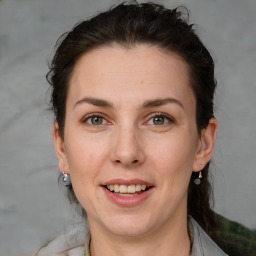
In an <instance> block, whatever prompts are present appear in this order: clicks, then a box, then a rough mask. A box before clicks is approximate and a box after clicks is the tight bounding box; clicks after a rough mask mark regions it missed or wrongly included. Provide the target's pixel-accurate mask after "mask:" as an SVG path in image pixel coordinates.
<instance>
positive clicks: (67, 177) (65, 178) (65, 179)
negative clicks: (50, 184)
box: [62, 172, 71, 187]
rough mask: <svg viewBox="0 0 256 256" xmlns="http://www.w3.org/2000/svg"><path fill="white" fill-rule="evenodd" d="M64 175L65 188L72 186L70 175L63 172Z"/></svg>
mask: <svg viewBox="0 0 256 256" xmlns="http://www.w3.org/2000/svg"><path fill="white" fill-rule="evenodd" d="M62 175H63V177H62V181H63V183H64V185H65V187H68V186H69V185H70V183H71V180H70V175H68V174H66V173H64V172H62Z"/></svg>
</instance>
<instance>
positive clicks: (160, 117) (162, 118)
mask: <svg viewBox="0 0 256 256" xmlns="http://www.w3.org/2000/svg"><path fill="white" fill-rule="evenodd" d="M173 122H174V120H173V119H172V118H171V117H169V116H167V115H164V114H157V115H154V116H152V117H151V118H150V119H149V121H148V123H149V124H151V125H157V126H161V125H165V124H168V123H173Z"/></svg>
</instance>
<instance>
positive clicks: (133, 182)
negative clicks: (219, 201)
mask: <svg viewBox="0 0 256 256" xmlns="http://www.w3.org/2000/svg"><path fill="white" fill-rule="evenodd" d="M57 47H58V48H57V50H56V53H55V56H54V58H53V61H52V67H51V70H50V72H49V73H48V80H49V82H50V84H51V85H52V108H53V110H54V113H55V118H56V119H55V124H54V128H53V138H54V142H55V148H56V153H57V156H58V159H59V168H60V170H61V172H62V173H63V181H64V183H66V185H67V186H68V187H69V198H70V199H71V200H72V201H76V202H77V203H79V204H80V205H81V207H82V209H83V211H84V213H85V212H86V214H87V219H88V223H89V230H90V232H89V233H88V234H87V232H88V230H86V229H83V228H78V229H75V230H73V231H71V232H70V233H68V234H66V235H64V236H62V237H60V238H57V239H56V240H54V241H52V242H51V243H50V244H48V245H47V246H46V247H45V248H42V249H41V250H40V251H39V253H38V255H92V256H93V255H96V256H100V255H104V256H108V255H111V256H114V255H133V256H134V255H160V256H161V255H162V256H166V255H175V256H177V255H178V256H179V255H180V256H183V255H184V256H187V255H207V256H210V255H214V256H216V255H226V254H225V253H224V252H223V251H222V250H221V249H220V248H219V247H218V246H217V244H216V243H215V242H213V240H212V239H214V240H217V236H216V229H217V220H216V216H215V214H214V212H213V211H212V210H211V207H210V206H211V186H210V183H209V181H208V168H209V163H210V160H211V157H212V153H213V149H214V144H215V140H216V132H217V121H216V119H215V118H214V115H213V96H214V91H215V87H216V82H215V78H214V63H213V60H212V57H211V55H210V54H209V52H208V50H207V49H206V48H205V46H204V45H203V44H202V42H201V41H200V39H199V38H198V37H197V35H196V34H195V32H194V30H193V26H192V25H189V24H188V23H187V22H186V21H185V20H184V19H183V17H182V14H181V12H179V11H178V10H177V9H174V10H169V9H166V8H164V7H163V6H161V5H157V4H149V3H147V4H136V3H134V4H120V5H118V6H116V7H115V8H113V9H111V10H109V11H107V12H104V13H101V14H99V15H97V16H96V17H94V18H92V19H90V20H88V21H84V22H82V23H80V24H78V25H77V26H76V27H75V28H74V29H73V30H72V31H70V32H69V33H67V34H66V35H65V37H64V38H63V39H61V40H59V42H58V44H57ZM69 177H70V179H71V182H72V184H71V183H70V184H68V179H69ZM210 236H211V237H212V239H211V238H210Z"/></svg>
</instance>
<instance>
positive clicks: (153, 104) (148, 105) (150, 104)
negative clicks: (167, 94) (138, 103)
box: [142, 98, 184, 109]
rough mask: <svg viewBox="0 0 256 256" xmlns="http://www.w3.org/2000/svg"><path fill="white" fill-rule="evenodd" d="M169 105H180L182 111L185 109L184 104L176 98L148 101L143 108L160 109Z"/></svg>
mask: <svg viewBox="0 0 256 256" xmlns="http://www.w3.org/2000/svg"><path fill="white" fill-rule="evenodd" d="M168 103H174V104H177V105H179V106H180V107H181V108H182V109H184V106H183V104H182V103H181V102H180V101H178V100H177V99H175V98H164V99H154V100H147V101H145V102H144V103H143V105H142V108H151V107H160V106H163V105H166V104H168Z"/></svg>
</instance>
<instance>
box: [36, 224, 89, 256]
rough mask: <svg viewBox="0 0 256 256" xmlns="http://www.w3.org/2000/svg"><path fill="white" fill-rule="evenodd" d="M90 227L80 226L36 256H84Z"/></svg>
mask: <svg viewBox="0 0 256 256" xmlns="http://www.w3.org/2000/svg"><path fill="white" fill-rule="evenodd" d="M87 233H88V227H87V226H85V225H80V226H78V227H76V228H74V229H72V230H71V231H69V232H68V233H65V234H63V235H61V236H59V237H57V238H55V239H53V240H52V241H50V242H48V243H47V244H45V245H43V246H42V247H41V248H40V249H39V250H38V251H37V253H36V254H35V256H49V255H51V256H83V255H84V248H85V241H86V234H87Z"/></svg>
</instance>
